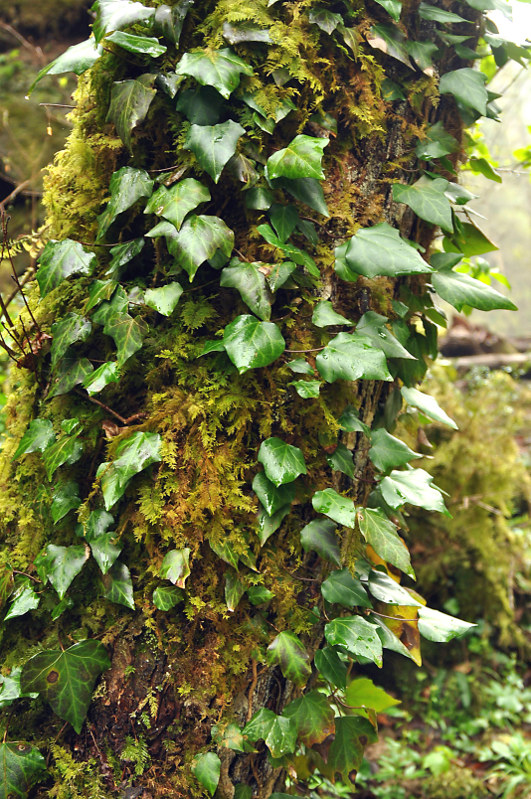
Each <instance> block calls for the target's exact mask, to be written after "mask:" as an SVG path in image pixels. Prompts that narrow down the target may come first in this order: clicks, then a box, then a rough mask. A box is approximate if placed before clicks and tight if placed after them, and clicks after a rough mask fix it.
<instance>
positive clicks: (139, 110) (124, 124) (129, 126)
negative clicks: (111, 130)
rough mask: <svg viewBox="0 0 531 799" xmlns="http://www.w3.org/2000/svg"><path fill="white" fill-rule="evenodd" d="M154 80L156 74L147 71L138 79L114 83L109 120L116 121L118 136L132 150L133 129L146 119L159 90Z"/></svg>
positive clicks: (108, 114)
mask: <svg viewBox="0 0 531 799" xmlns="http://www.w3.org/2000/svg"><path fill="white" fill-rule="evenodd" d="M154 80H155V75H151V74H149V73H146V74H145V75H140V77H139V78H137V79H136V80H120V81H115V82H114V83H113V86H112V89H111V103H110V106H109V111H108V113H107V122H113V123H114V126H115V128H116V132H117V134H118V136H119V137H120V138H121V140H122V141H123V143H124V144H125V146H126V147H127V149H128V150H131V139H132V133H133V130H134V129H135V128H136V127H138V125H140V123H141V122H143V121H144V119H145V118H146V116H147V113H148V111H149V107H150V105H151V103H152V102H153V100H154V99H155V94H156V93H157V92H156V89H154V88H153V82H154Z"/></svg>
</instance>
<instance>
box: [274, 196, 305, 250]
mask: <svg viewBox="0 0 531 799" xmlns="http://www.w3.org/2000/svg"><path fill="white" fill-rule="evenodd" d="M269 218H270V220H271V224H272V225H273V227H274V229H275V232H276V234H277V236H278V237H279V239H280V240H281V241H282V242H286V241H287V240H288V239H289V237H290V236H291V234H292V233H293V231H294V230H295V228H296V227H297V224H298V223H299V222H300V221H301V220H300V217H299V214H298V213H297V209H296V208H295V207H294V206H293V205H279V203H275V204H274V205H272V206H271V209H270V211H269Z"/></svg>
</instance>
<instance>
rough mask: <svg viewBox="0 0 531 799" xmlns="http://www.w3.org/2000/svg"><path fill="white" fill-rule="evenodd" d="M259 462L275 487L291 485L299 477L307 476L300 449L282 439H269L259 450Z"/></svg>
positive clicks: (263, 442)
mask: <svg viewBox="0 0 531 799" xmlns="http://www.w3.org/2000/svg"><path fill="white" fill-rule="evenodd" d="M258 461H259V463H261V464H262V466H263V467H264V471H265V474H266V476H267V477H268V479H269V480H271V482H272V483H274V485H275V486H277V487H278V486H281V485H283V484H284V483H291V482H292V481H293V480H295V479H296V478H297V477H298V476H299V475H301V474H306V473H307V472H306V463H305V462H304V455H303V454H302V451H301V450H300V449H299V447H294V446H292V444H286V443H285V441H282V439H281V438H276V437H275V436H273V437H272V438H267V439H266V440H265V441H262V443H261V445H260V449H259V450H258Z"/></svg>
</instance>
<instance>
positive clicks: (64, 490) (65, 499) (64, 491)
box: [50, 480, 81, 524]
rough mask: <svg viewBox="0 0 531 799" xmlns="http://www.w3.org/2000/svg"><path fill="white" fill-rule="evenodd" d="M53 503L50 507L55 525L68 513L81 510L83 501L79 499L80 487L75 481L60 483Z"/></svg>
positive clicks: (53, 495)
mask: <svg viewBox="0 0 531 799" xmlns="http://www.w3.org/2000/svg"><path fill="white" fill-rule="evenodd" d="M52 497H53V501H52V504H51V507H50V513H51V515H52V519H53V521H54V524H57V522H59V521H61V519H63V518H64V517H65V516H66V515H67V513H70V511H71V510H74V508H79V506H80V505H81V499H80V498H79V486H78V484H77V483H76V482H75V481H74V480H69V481H68V482H66V483H59V485H57V486H56V487H55V488H54V491H53V494H52Z"/></svg>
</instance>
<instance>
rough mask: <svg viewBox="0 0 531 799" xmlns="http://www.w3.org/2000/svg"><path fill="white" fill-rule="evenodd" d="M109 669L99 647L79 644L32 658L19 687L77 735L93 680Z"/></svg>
mask: <svg viewBox="0 0 531 799" xmlns="http://www.w3.org/2000/svg"><path fill="white" fill-rule="evenodd" d="M110 665H111V662H110V660H109V658H108V655H107V651H106V649H105V647H104V646H103V644H102V643H100V642H99V641H90V640H88V641H80V642H79V643H77V644H74V645H73V646H71V647H69V648H68V649H66V650H64V651H61V650H54V649H51V650H49V649H48V650H44V651H43V652H39V653H38V654H37V655H34V656H33V657H32V658H30V659H29V660H28V661H26V663H25V664H24V666H23V667H22V673H21V675H20V685H21V688H22V689H23V691H24V692H32V691H37V692H38V693H39V694H40V695H41V696H42V698H43V699H44V700H45V701H46V702H48V703H49V704H50V705H51V708H52V710H53V711H54V713H56V714H57V715H58V716H59V718H61V719H63V720H64V721H68V722H70V724H71V725H72V726H73V728H74V730H75V731H76V732H77V733H78V735H79V733H80V732H81V727H82V726H83V722H84V720H85V716H86V715H87V710H88V707H89V704H90V700H91V698H92V691H93V689H94V684H95V682H96V679H97V678H98V676H99V675H100V674H101V672H102V671H105V670H106V669H108V668H110Z"/></svg>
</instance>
